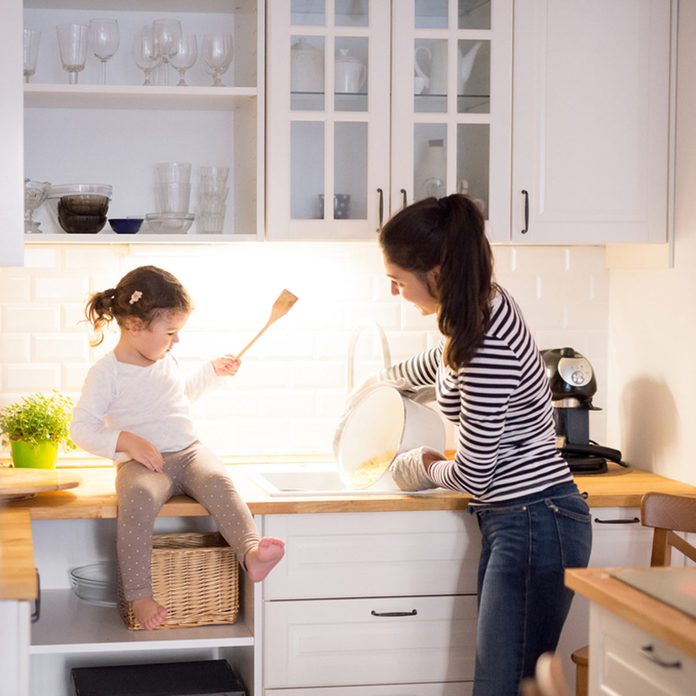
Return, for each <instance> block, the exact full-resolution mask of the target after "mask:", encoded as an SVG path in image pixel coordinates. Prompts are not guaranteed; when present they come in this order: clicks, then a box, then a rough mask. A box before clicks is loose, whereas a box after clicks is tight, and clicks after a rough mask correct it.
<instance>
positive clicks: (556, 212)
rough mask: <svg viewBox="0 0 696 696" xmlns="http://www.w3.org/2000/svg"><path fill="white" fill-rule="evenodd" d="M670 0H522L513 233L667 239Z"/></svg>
mask: <svg viewBox="0 0 696 696" xmlns="http://www.w3.org/2000/svg"><path fill="white" fill-rule="evenodd" d="M670 10H671V2H670V0H614V1H612V2H610V3H607V2H604V0H517V2H516V3H515V28H514V36H515V40H514V43H515V49H514V74H513V85H514V88H513V177H512V209H513V230H512V237H513V241H515V242H529V243H535V244H544V243H553V242H559V243H592V244H595V243H605V242H631V241H633V242H665V241H666V239H667V237H666V234H667V224H668V189H669V187H668V179H669V161H670V155H669V151H670V148H669V133H670V96H669V95H670V87H669V86H670V50H671V48H670V36H671V21H672V20H671V12H670Z"/></svg>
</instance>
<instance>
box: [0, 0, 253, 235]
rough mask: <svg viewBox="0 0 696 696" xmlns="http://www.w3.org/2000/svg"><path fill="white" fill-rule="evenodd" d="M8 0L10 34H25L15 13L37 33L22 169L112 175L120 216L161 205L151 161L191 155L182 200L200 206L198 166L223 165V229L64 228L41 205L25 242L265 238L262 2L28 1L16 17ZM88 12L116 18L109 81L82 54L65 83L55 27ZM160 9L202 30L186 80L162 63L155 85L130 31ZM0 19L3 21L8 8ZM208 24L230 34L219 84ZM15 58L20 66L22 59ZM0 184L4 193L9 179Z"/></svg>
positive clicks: (104, 179)
mask: <svg viewBox="0 0 696 696" xmlns="http://www.w3.org/2000/svg"><path fill="white" fill-rule="evenodd" d="M9 4H10V6H11V8H12V11H13V12H15V11H16V13H17V15H18V16H17V18H16V20H15V21H13V22H12V23H11V25H12V26H11V29H6V28H3V30H2V31H3V33H10V34H11V35H12V40H13V42H15V43H16V40H17V39H16V38H15V37H20V36H21V33H22V32H21V30H22V22H23V24H24V26H25V27H27V28H31V29H37V30H39V31H41V44H40V49H39V55H38V64H37V70H36V74H35V75H34V76H33V77H32V78H31V82H30V83H29V84H25V85H24V162H25V166H24V171H25V176H26V177H28V178H30V179H33V180H40V181H50V182H52V183H53V184H66V183H102V184H111V185H112V186H113V197H112V200H111V204H110V207H109V213H108V216H109V217H126V216H144V215H145V214H147V213H153V212H157V203H156V196H155V165H156V164H157V163H158V162H167V161H185V162H190V163H191V164H192V175H191V183H192V191H191V197H190V203H189V211H190V212H192V213H196V212H197V209H198V195H197V194H198V182H199V167H200V166H224V167H229V168H230V175H229V178H228V186H229V193H228V197H227V207H226V216H225V221H224V227H223V231H222V234H198V229H197V225H196V222H195V221H194V223H193V226H192V227H191V228H190V230H189V232H188V234H186V235H182V234H178V235H177V234H169V233H166V231H165V234H154V233H153V232H154V230H151V229H148V227H147V225H144V226H143V228H142V229H141V231H140V232H139V233H138V234H137V235H135V236H128V237H123V236H120V235H118V236H117V235H115V234H114V233H113V232H112V231H111V229H110V227H109V225H108V224H107V225H106V226H105V228H104V229H102V231H101V232H100V233H99V234H97V235H85V234H67V233H65V232H63V231H62V229H60V227H59V226H58V225H56V223H55V222H54V221H53V220H52V219H51V216H50V215H49V214H48V210H47V206H46V204H44V206H42V207H41V208H40V209H39V211H38V213H37V215H36V219H37V220H39V221H40V222H41V228H42V234H35V235H27V236H26V241H28V242H30V243H31V242H42V241H43V242H45V241H50V242H56V241H60V242H79V243H83V244H84V243H85V242H102V241H109V242H114V241H118V242H124V241H127V242H129V243H131V242H134V241H136V242H137V241H149V242H153V241H201V240H216V241H222V240H231V239H257V238H260V237H261V236H262V234H263V226H264V220H263V174H262V172H263V162H264V138H263V95H264V69H263V66H264V55H263V54H264V31H263V27H264V9H265V8H264V3H263V1H262V0H237V1H233V0H201V2H197V3H181V2H177V1H176V0H171V1H169V0H142V2H137V3H136V2H121V0H90V1H88V2H80V3H77V4H76V3H70V2H65V0H45V1H42V0H26V1H25V3H24V7H23V20H22V6H21V5H19V0H11V2H10V3H9ZM6 11H7V10H5V12H6ZM92 17H108V18H114V19H116V20H117V22H118V25H119V30H120V46H119V48H118V50H117V51H116V54H115V55H114V56H113V58H111V59H110V60H109V61H108V63H107V66H106V79H107V83H106V84H100V80H99V65H100V64H99V61H98V60H97V59H96V57H94V56H93V55H88V58H87V63H86V66H85V69H84V71H82V72H80V73H79V75H78V84H68V77H67V73H65V72H64V71H63V69H62V66H61V61H60V57H59V52H58V44H57V37H56V25H58V24H60V23H66V22H70V23H72V22H75V23H81V24H88V23H89V20H90V19H91V18H92ZM158 18H175V19H178V20H180V21H181V25H182V29H183V33H184V34H195V35H196V37H197V40H198V46H199V52H198V59H197V62H196V64H195V65H194V66H193V67H192V68H191V69H190V70H189V71H188V72H187V74H186V81H187V83H188V85H189V86H181V87H180V86H176V82H177V76H176V73H175V71H174V70H173V68H171V67H168V68H166V66H164V67H163V68H162V69H160V77H159V79H158V80H155V84H153V85H152V86H144V85H143V73H142V72H141V71H140V70H139V69H138V67H137V66H136V64H135V61H134V58H133V42H134V37H135V35H136V33H137V32H138V31H139V30H140V29H141V28H142V27H143V26H144V25H147V24H150V23H151V22H152V21H153V20H154V19H158ZM3 24H4V27H7V20H6V17H5V15H4V18H3ZM213 31H222V32H225V33H229V34H231V35H232V36H233V47H234V59H233V62H232V65H231V67H230V69H229V70H228V71H227V72H226V73H225V74H224V75H223V77H222V80H223V83H224V85H225V86H221V87H212V86H211V85H212V78H211V76H210V75H209V74H208V72H207V69H206V65H205V61H204V56H203V50H202V46H203V43H204V41H203V39H204V36H205V35H206V34H209V33H211V32H213ZM12 67H13V68H15V67H16V69H17V74H18V75H21V72H20V71H19V66H12ZM165 68H166V71H165ZM3 75H5V71H4V66H3ZM165 77H166V79H165ZM20 89H21V87H20ZM20 101H21V99H20ZM13 103H14V102H13ZM2 137H3V138H4V137H5V134H4V133H3V136H2ZM14 171H15V175H16V176H19V172H20V171H21V167H19V166H16V167H15V168H14ZM20 183H21V182H20ZM15 188H16V187H15ZM0 190H2V191H3V195H4V194H5V190H4V187H3V188H2V189H0ZM3 208H4V206H3ZM4 212H5V211H4V210H3V214H4Z"/></svg>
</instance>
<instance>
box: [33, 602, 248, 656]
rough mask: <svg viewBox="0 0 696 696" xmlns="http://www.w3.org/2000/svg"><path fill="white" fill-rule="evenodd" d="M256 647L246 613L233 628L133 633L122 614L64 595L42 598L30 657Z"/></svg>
mask: <svg viewBox="0 0 696 696" xmlns="http://www.w3.org/2000/svg"><path fill="white" fill-rule="evenodd" d="M253 645H254V636H253V633H252V631H251V629H250V628H249V627H248V626H247V625H246V623H245V622H244V619H243V614H242V613H241V612H240V618H239V621H237V623H236V624H232V625H223V626H199V627H196V628H175V629H163V630H158V631H129V630H128V629H127V628H126V627H125V626H124V624H123V621H122V620H121V617H120V616H119V613H118V609H116V608H112V607H99V606H94V605H92V604H88V603H87V602H83V601H82V600H80V599H78V598H77V597H76V596H75V594H74V593H73V592H72V591H71V590H68V589H63V590H45V591H43V592H42V593H41V617H40V619H39V621H38V622H37V623H35V624H33V626H32V632H31V649H30V652H31V654H32V655H46V654H54V653H60V654H69V653H80V654H84V653H100V652H104V653H107V652H109V653H113V652H117V651H119V652H140V651H143V650H172V649H189V648H220V647H241V646H253Z"/></svg>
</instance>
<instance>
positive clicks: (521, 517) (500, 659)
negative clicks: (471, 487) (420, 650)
mask: <svg viewBox="0 0 696 696" xmlns="http://www.w3.org/2000/svg"><path fill="white" fill-rule="evenodd" d="M470 511H471V513H472V514H475V515H476V516H477V517H478V524H479V528H480V529H481V533H482V535H483V540H482V549H481V560H480V563H479V571H478V605H479V616H478V627H477V632H476V672H475V677H474V691H473V695H474V696H517V695H518V694H519V684H520V681H521V680H522V679H523V678H524V677H527V676H532V675H533V674H534V667H535V664H536V661H537V658H538V657H539V655H541V654H542V653H543V652H546V651H547V650H555V649H556V644H557V643H558V638H559V636H560V633H561V628H563V622H564V621H565V619H566V616H567V615H568V611H569V609H570V603H571V601H572V599H573V592H572V591H571V590H569V589H568V588H567V587H565V585H564V584H563V571H564V569H565V568H579V567H585V566H587V562H588V560H589V557H590V548H591V546H592V526H591V521H590V513H589V508H588V506H587V503H586V502H585V500H584V499H583V498H582V496H581V495H580V494H579V492H578V489H577V487H576V485H575V484H574V483H568V484H562V485H559V486H555V487H553V488H549V489H547V490H545V491H542V492H541V493H535V494H533V495H530V496H527V497H523V498H516V499H514V500H508V501H504V502H501V503H490V504H487V505H482V506H481V507H474V508H470Z"/></svg>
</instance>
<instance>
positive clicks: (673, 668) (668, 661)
mask: <svg viewBox="0 0 696 696" xmlns="http://www.w3.org/2000/svg"><path fill="white" fill-rule="evenodd" d="M694 682H696V660H694V659H693V658H692V657H690V656H688V655H686V654H685V653H683V652H682V651H680V650H678V649H676V648H674V647H672V646H671V645H668V644H667V643H665V642H663V641H662V640H660V639H658V638H656V637H655V636H653V635H651V634H650V633H649V632H647V631H644V630H641V629H639V628H636V627H635V626H634V625H633V624H631V623H629V622H627V621H624V620H623V619H621V618H619V617H618V616H616V615H615V614H613V613H612V612H611V611H610V610H608V609H605V608H603V607H601V606H599V605H597V604H593V605H592V620H591V636H590V694H591V696H600V695H606V696H687V695H691V694H693V693H694Z"/></svg>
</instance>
